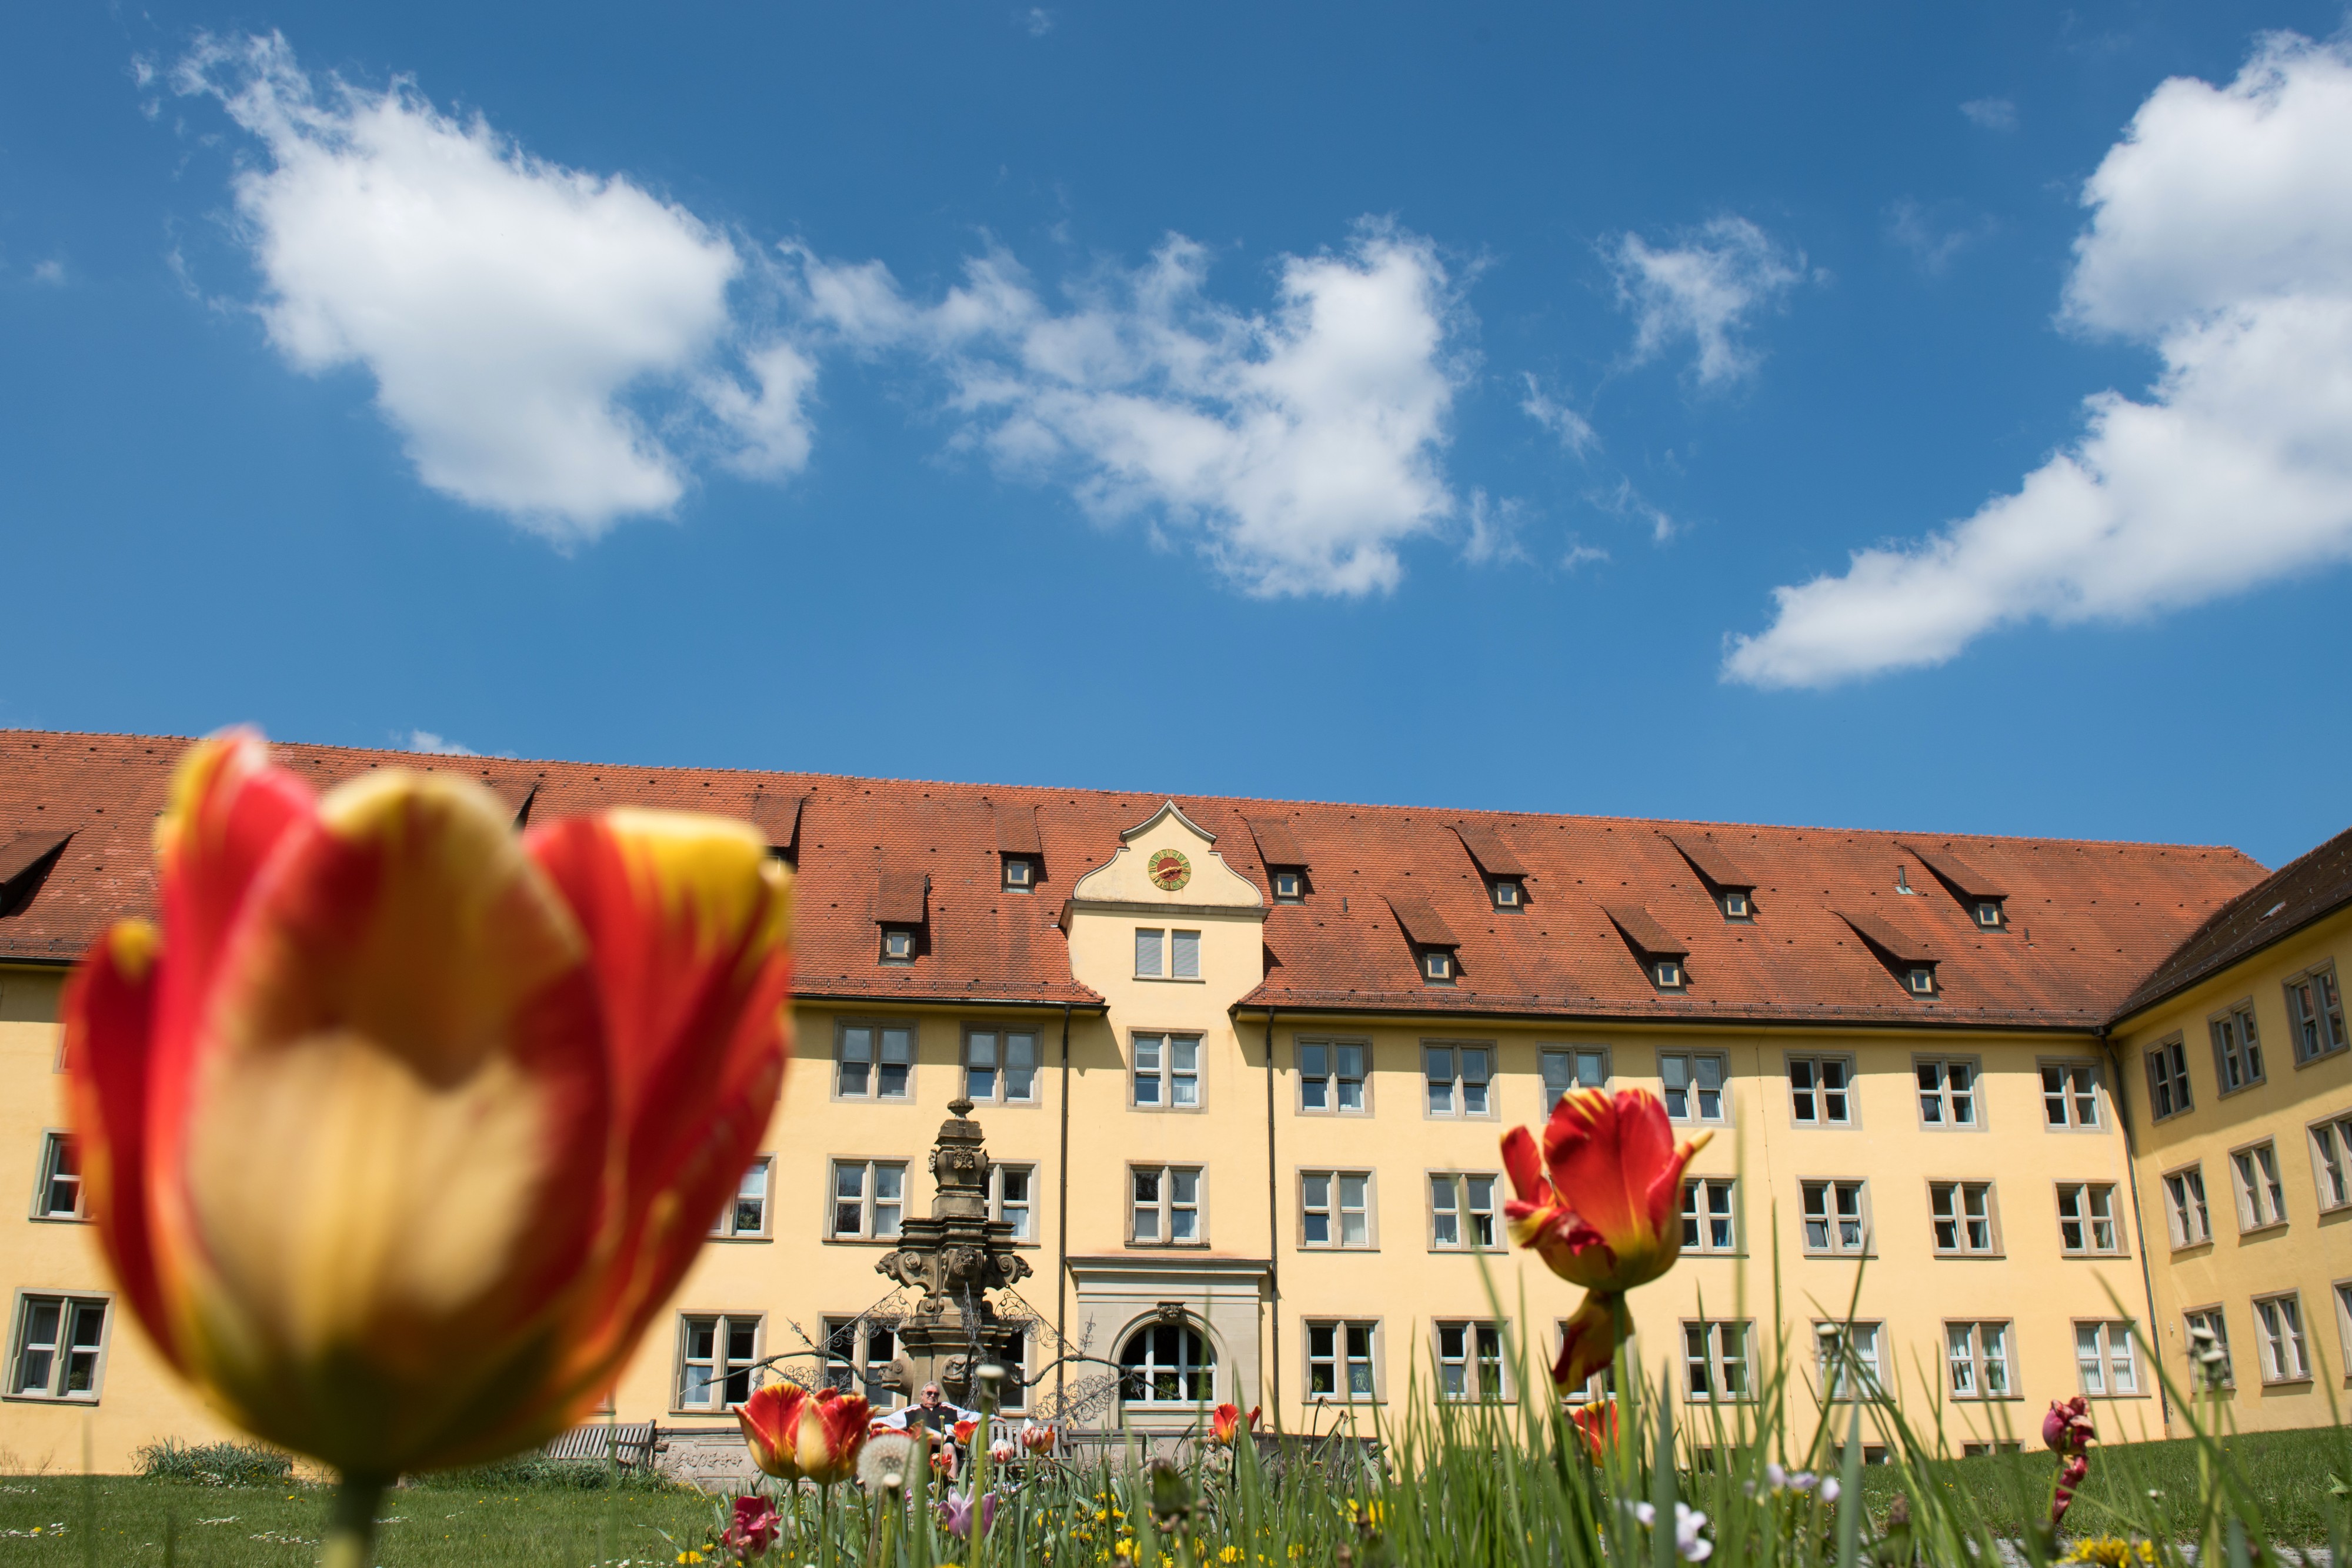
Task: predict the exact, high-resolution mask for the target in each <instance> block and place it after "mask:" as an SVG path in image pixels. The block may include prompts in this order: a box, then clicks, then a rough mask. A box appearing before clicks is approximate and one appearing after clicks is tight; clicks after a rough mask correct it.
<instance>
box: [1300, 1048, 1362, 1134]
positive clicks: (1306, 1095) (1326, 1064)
mask: <svg viewBox="0 0 2352 1568" xmlns="http://www.w3.org/2000/svg"><path fill="white" fill-rule="evenodd" d="M1351 1053H1352V1058H1353V1064H1354V1068H1355V1070H1354V1071H1353V1072H1352V1073H1350V1072H1349V1070H1348V1068H1349V1060H1350V1054H1351ZM1292 1057H1293V1059H1294V1060H1295V1061H1296V1062H1297V1072H1298V1100H1297V1114H1298V1115H1301V1116H1370V1114H1371V1113H1372V1046H1371V1042H1370V1041H1369V1040H1347V1039H1329V1040H1298V1041H1297V1042H1295V1043H1294V1045H1293V1047H1292ZM1350 1098H1352V1099H1353V1100H1354V1102H1355V1103H1353V1104H1349V1100H1350ZM1318 1101H1319V1103H1318Z"/></svg>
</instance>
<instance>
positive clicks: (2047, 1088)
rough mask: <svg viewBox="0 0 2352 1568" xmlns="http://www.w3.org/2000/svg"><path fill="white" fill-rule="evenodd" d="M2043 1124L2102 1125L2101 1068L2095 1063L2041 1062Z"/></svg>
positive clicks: (2070, 1125)
mask: <svg viewBox="0 0 2352 1568" xmlns="http://www.w3.org/2000/svg"><path fill="white" fill-rule="evenodd" d="M2042 1125H2043V1126H2044V1127H2049V1128H2060V1127H2096V1126H2098V1125H2099V1068H2098V1064H2097V1063H2096V1062H2043V1063H2042Z"/></svg>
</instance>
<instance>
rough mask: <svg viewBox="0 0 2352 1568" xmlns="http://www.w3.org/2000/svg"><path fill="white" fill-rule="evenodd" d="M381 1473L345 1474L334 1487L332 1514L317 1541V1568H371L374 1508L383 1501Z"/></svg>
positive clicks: (373, 1543)
mask: <svg viewBox="0 0 2352 1568" xmlns="http://www.w3.org/2000/svg"><path fill="white" fill-rule="evenodd" d="M387 1484H388V1483H387V1481H386V1480H385V1479H384V1478H383V1477H382V1476H350V1475H347V1476H345V1477H344V1478H343V1479H342V1480H341V1483H339V1484H338V1485H337V1486H336V1488H335V1514H334V1518H333V1519H332V1520H331V1521H329V1523H328V1525H327V1538H326V1539H325V1540H324V1541H322V1542H320V1543H319V1568H373V1565H374V1563H375V1510H376V1508H377V1506H378V1505H379V1504H381V1503H382V1502H383V1489H384V1488H385V1486H386V1485H387Z"/></svg>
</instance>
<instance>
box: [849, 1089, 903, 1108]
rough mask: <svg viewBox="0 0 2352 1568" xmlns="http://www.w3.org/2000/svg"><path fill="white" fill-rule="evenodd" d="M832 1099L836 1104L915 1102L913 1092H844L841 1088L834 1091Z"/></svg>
mask: <svg viewBox="0 0 2352 1568" xmlns="http://www.w3.org/2000/svg"><path fill="white" fill-rule="evenodd" d="M832 1100H833V1103H835V1105H912V1104H914V1103H915V1097H914V1096H913V1095H911V1094H844V1093H842V1092H841V1091H840V1090H839V1089H835V1090H834V1091H833V1095H832Z"/></svg>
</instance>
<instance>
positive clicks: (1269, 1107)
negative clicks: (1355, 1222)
mask: <svg viewBox="0 0 2352 1568" xmlns="http://www.w3.org/2000/svg"><path fill="white" fill-rule="evenodd" d="M1274 1013H1275V1010H1274V1009H1273V1008H1271V1007H1268V1008H1267V1009H1266V1010H1265V1289H1266V1296H1267V1301H1268V1306H1269V1307H1270V1309H1271V1310H1272V1312H1273V1321H1274V1328H1273V1331H1272V1335H1271V1344H1272V1347H1273V1352H1274V1355H1273V1362H1274V1376H1273V1380H1272V1390H1273V1392H1272V1393H1271V1394H1270V1395H1269V1396H1268V1399H1267V1403H1268V1404H1270V1405H1273V1406H1274V1429H1275V1430H1276V1432H1280V1431H1281V1430H1282V1273H1281V1269H1282V1265H1281V1261H1280V1259H1281V1257H1282V1208H1281V1205H1280V1202H1279V1201H1278V1199H1277V1198H1276V1177H1275V1169H1274Z"/></svg>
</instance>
